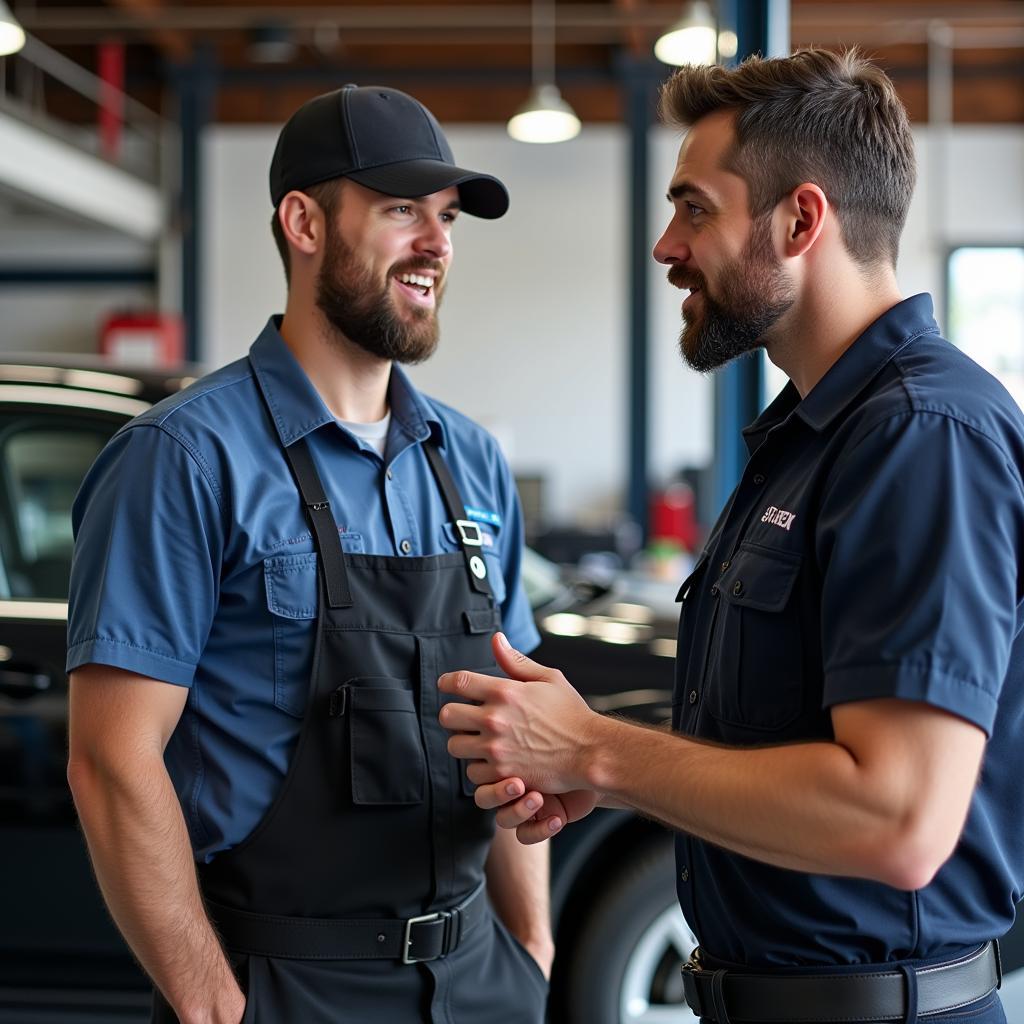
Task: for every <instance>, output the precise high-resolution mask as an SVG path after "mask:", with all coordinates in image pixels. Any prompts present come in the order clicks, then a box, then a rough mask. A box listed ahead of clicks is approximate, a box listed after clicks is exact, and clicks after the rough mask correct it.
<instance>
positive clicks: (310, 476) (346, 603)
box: [284, 437, 352, 608]
mask: <svg viewBox="0 0 1024 1024" xmlns="http://www.w3.org/2000/svg"><path fill="white" fill-rule="evenodd" d="M284 454H285V458H286V459H287V460H288V465H289V466H291V468H292V474H293V475H294V477H295V482H296V483H297V484H298V485H299V493H300V494H301V495H302V503H303V504H304V505H305V506H306V518H307V519H308V520H309V525H310V527H312V530H313V540H314V542H315V544H316V549H317V552H318V553H319V555H320V564H321V566H322V567H323V572H322V573H321V578H322V579H323V582H324V587H325V589H326V590H327V603H328V604H329V605H330V606H331V607H332V608H351V607H352V590H351V588H350V587H349V584H348V571H347V570H346V568H345V553H344V551H343V550H342V547H341V538H340V537H339V536H338V524H337V523H336V522H335V521H334V513H333V512H332V511H331V503H330V502H329V501H328V500H327V495H326V494H325V493H324V487H323V484H322V483H321V482H320V474H319V473H317V471H316V466H315V465H314V464H313V456H312V455H310V453H309V446H308V445H307V444H306V439H305V438H304V437H300V438H299V439H298V440H297V441H293V442H292V443H291V444H290V445H288V446H287V447H286V448H285V449H284Z"/></svg>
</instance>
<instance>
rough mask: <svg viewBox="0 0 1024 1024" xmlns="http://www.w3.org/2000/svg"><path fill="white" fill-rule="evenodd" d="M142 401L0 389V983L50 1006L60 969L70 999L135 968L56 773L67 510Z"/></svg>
mask: <svg viewBox="0 0 1024 1024" xmlns="http://www.w3.org/2000/svg"><path fill="white" fill-rule="evenodd" d="M147 408H148V403H146V402H143V401H141V400H138V399H130V398H126V397H124V396H122V395H110V394H103V393H100V392H98V391H92V390H85V389H75V388H70V387H62V386H36V385H25V384H17V383H10V384H8V383H4V384H3V385H2V386H0V893H2V898H0V903H2V905H3V912H2V913H0V989H3V988H9V987H17V988H18V989H20V990H22V991H25V990H34V989H36V988H37V987H38V988H39V989H40V990H45V989H50V990H51V992H50V993H49V994H48V995H47V997H46V998H51V997H52V998H53V999H54V1001H57V1002H60V1001H61V998H60V996H59V994H58V993H56V992H53V991H52V989H53V988H54V987H55V986H54V984H53V980H54V979H57V978H59V979H61V982H60V983H59V984H64V985H68V986H70V988H72V989H77V990H79V991H77V992H71V991H69V992H67V993H66V994H65V998H67V999H70V1000H72V1002H77V1003H78V1004H79V1005H86V1004H87V1003H88V1002H89V996H88V994H87V993H88V990H90V989H95V988H97V987H100V986H103V987H105V986H107V985H109V986H111V987H117V986H121V985H124V984H125V983H126V981H125V972H126V970H127V972H128V973H129V974H131V973H137V972H135V971H134V968H132V966H131V964H130V961H128V960H127V957H126V955H125V949H124V945H123V943H122V942H121V939H120V937H119V936H118V934H117V932H116V931H115V929H114V927H113V925H112V923H111V922H110V919H109V917H108V915H107V913H106V911H105V910H104V908H103V906H102V903H101V901H100V898H99V893H98V890H97V888H96V885H95V882H94V881H93V879H92V876H91V869H90V868H89V864H88V860H87V857H86V853H85V847H84V843H83V841H82V838H81V834H80V832H79V830H78V827H77V823H76V818H75V814H74V809H73V806H72V803H71V798H70V793H69V790H68V786H67V782H66V768H65V765H66V760H67V728H66V726H67V677H66V675H65V672H64V653H65V642H66V632H67V597H68V579H69V575H70V570H71V555H72V546H73V538H72V531H71V507H72V503H73V501H74V497H75V494H76V493H77V491H78V488H79V485H80V484H81V481H82V478H83V477H84V475H85V472H86V470H87V469H88V468H89V466H90V465H91V464H92V462H93V460H94V459H95V458H96V456H97V455H98V454H99V452H100V450H101V449H102V448H103V446H104V445H105V444H106V443H107V441H108V440H109V439H110V437H111V436H112V435H113V434H114V432H115V431H116V430H117V429H118V428H119V427H120V426H121V425H122V424H123V423H125V422H126V421H127V420H128V419H130V418H131V417H132V416H134V415H137V414H138V413H140V412H142V411H144V410H145V409H147ZM58 964H59V969H58V970H54V967H55V966H57V965H58ZM108 974H109V977H108V976H107V975H108ZM2 1003H3V1001H2V999H0V1005H2Z"/></svg>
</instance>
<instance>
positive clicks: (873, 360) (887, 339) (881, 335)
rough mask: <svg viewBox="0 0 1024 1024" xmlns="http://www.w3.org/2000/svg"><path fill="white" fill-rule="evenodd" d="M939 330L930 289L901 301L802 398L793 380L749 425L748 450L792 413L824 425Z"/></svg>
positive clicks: (745, 433)
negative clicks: (916, 344) (912, 346)
mask: <svg viewBox="0 0 1024 1024" xmlns="http://www.w3.org/2000/svg"><path fill="white" fill-rule="evenodd" d="M938 333H939V325H938V324H937V323H936V322H935V316H934V313H933V310H932V300H931V296H930V295H927V294H924V293H922V294H920V295H912V296H911V297H910V298H909V299H904V300H903V301H902V302H898V303H897V304H896V305H895V306H893V307H892V308H890V309H888V310H886V311H885V312H884V313H883V314H882V315H881V316H880V317H879V318H878V319H877V320H875V321H874V323H872V324H871V325H870V326H869V327H868V328H867V330H865V331H864V333H863V334H861V335H860V336H859V337H858V338H857V340H856V341H855V342H854V343H853V344H852V345H851V346H850V347H849V348H848V349H847V350H846V351H845V352H844V353H843V354H842V355H841V356H840V357H839V358H838V359H837V360H836V362H835V363H834V364H833V365H832V366H831V367H830V368H829V369H828V371H827V372H826V374H825V376H824V377H822V378H821V380H820V381H818V383H817V384H815V385H814V387H813V388H812V389H811V391H810V392H809V393H808V395H807V396H806V397H805V398H804V399H803V400H802V401H801V399H800V394H799V392H798V391H797V389H796V387H795V386H794V384H793V382H792V381H790V382H789V383H788V384H787V385H786V386H785V387H784V388H783V389H782V391H781V392H779V395H778V396H777V397H776V399H775V400H774V401H773V402H772V403H771V404H770V405H769V406H768V408H767V409H765V410H764V412H762V413H761V415H760V416H758V418H757V419H756V420H754V422H753V423H751V424H750V426H748V427H746V428H745V429H744V431H743V437H744V440H745V441H746V443H747V448H748V450H750V451H751V452H753V451H754V450H755V449H756V448H757V447H758V446H759V445H760V444H761V442H762V441H763V440H764V437H765V435H766V434H767V433H768V431H769V430H771V429H772V427H775V426H778V425H779V424H780V423H781V422H782V421H783V420H785V419H786V418H788V417H789V416H790V415H791V414H795V415H797V416H799V417H800V418H801V419H802V420H803V421H804V422H805V423H806V424H807V425H808V426H809V427H810V428H811V429H812V430H815V431H818V432H820V431H822V430H824V429H825V428H826V427H828V425H829V424H830V423H831V422H832V421H833V420H834V419H835V418H836V417H837V416H838V415H839V414H840V413H841V412H842V411H843V410H844V409H845V408H846V407H847V406H848V405H849V404H850V403H851V402H852V401H853V400H854V399H855V398H856V397H857V395H859V394H860V392H861V391H862V390H863V389H864V388H865V387H866V386H867V385H868V383H869V382H870V381H872V380H873V379H874V378H875V377H876V376H877V375H878V374H879V373H880V372H881V371H882V370H883V369H884V368H885V367H886V366H887V365H888V364H889V362H890V361H891V360H892V359H893V358H894V357H895V356H896V355H897V354H898V353H899V352H900V351H901V350H902V349H904V348H905V347H906V346H907V345H909V344H910V343H911V342H913V341H915V340H916V339H917V338H920V337H921V335H923V334H938Z"/></svg>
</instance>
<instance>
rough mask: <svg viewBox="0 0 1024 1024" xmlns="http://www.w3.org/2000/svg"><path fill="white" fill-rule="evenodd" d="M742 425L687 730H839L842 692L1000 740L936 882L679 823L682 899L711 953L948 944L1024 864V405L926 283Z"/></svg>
mask: <svg viewBox="0 0 1024 1024" xmlns="http://www.w3.org/2000/svg"><path fill="white" fill-rule="evenodd" d="M744 435H745V438H746V442H747V446H748V448H749V451H750V459H749V462H748V463H747V466H746V468H745V470H744V472H743V476H742V479H741V481H740V483H739V485H738V486H737V489H736V491H735V492H734V493H733V495H732V498H731V499H730V502H729V504H728V505H727V507H726V509H725V511H724V512H723V513H722V516H721V517H720V519H719V521H718V523H717V525H716V526H715V528H714V530H713V531H712V534H711V536H710V538H709V540H708V543H707V545H706V547H705V550H704V552H703V554H702V555H701V557H700V559H699V561H698V564H697V565H696V568H695V571H694V573H693V574H692V575H691V576H690V578H689V579H688V580H687V581H686V582H685V583H684V585H683V588H682V589H681V591H680V596H681V598H682V600H683V608H682V614H681V618H680V631H679V649H678V663H677V669H676V684H675V694H674V701H673V724H674V726H675V728H676V729H677V730H679V731H681V732H684V733H686V734H688V735H692V736H697V737H701V738H705V739H708V740H712V741H717V742H720V743H724V744H729V745H734V746H747V745H772V744H784V743H795V742H800V741H806V740H830V739H832V738H833V733H832V728H831V719H830V714H829V710H830V708H832V707H833V706H835V705H837V704H842V703H844V702H847V701H860V700H874V699H876V698H900V699H904V700H911V701H922V702H924V703H926V704H930V705H933V706H935V707H938V708H942V709H944V710H946V711H949V712H952V713H953V714H955V715H958V716H960V717H961V718H964V719H967V720H968V721H969V722H973V723H974V724H975V725H977V726H979V727H980V728H981V729H983V730H984V731H985V733H986V734H987V736H988V743H987V746H986V750H985V756H984V764H983V768H982V772H981V777H980V779H979V781H978V784H977V789H976V791H975V793H974V796H973V799H972V801H971V805H970V812H969V814H968V818H967V823H966V826H965V828H964V832H963V835H962V838H961V840H960V842H959V844H958V846H957V848H956V851H955V852H954V853H953V855H952V857H951V858H950V859H949V860H948V861H947V863H946V864H945V865H944V866H943V867H942V868H941V869H940V870H939V872H938V874H937V875H936V876H935V878H934V880H933V881H932V882H931V883H930V884H929V885H927V886H925V887H924V888H923V889H920V890H918V891H916V892H905V891H900V890H898V889H895V888H891V887H889V886H886V885H883V884H881V883H878V882H872V881H867V880H864V879H853V878H841V877H834V876H829V875H813V874H806V873H803V872H799V871H790V870H786V869H783V868H778V867H772V866H769V865H767V864H764V863H761V862H758V861H755V860H751V859H749V858H747V857H743V856H740V855H739V854H736V853H731V852H728V851H726V850H723V849H721V848H720V847H716V846H713V845H711V844H709V843H706V842H702V841H700V840H698V839H696V838H694V837H692V836H688V835H680V836H679V837H678V839H677V847H676V853H677V861H678V871H677V875H676V879H677V881H676V885H677V889H678V893H679V901H680V904H681V905H682V909H683V913H684V914H685V915H686V917H687V919H688V921H689V922H690V924H691V926H692V927H693V929H694V931H695V933H696V935H697V937H698V939H699V941H700V943H701V946H702V947H703V948H705V949H706V950H707V952H708V953H709V954H711V956H712V957H716V958H719V959H722V960H728V961H732V962H736V963H742V964H749V965H757V966H761V967H765V966H774V965H806V966H821V965H826V964H861V963H877V962H885V961H892V960H903V959H917V958H925V957H933V956H942V955H944V954H946V953H950V954H954V953H957V952H959V951H961V950H963V949H964V948H966V947H972V946H976V945H978V944H979V943H981V942H984V941H986V940H988V939H992V938H995V937H998V936H1000V935H1002V934H1003V933H1005V932H1006V930H1007V929H1008V928H1009V926H1010V924H1011V923H1012V921H1013V915H1014V903H1015V902H1016V901H1017V900H1018V899H1019V898H1020V896H1021V884H1022V878H1024V786H1022V785H1021V782H1020V778H1021V764H1022V759H1024V754H1022V751H1024V730H1022V717H1024V645H1022V641H1021V637H1020V632H1021V626H1022V622H1024V609H1022V597H1024V582H1022V560H1024V483H1022V467H1024V417H1022V416H1021V412H1020V409H1019V408H1018V407H1017V405H1016V403H1015V402H1014V401H1013V399H1012V398H1011V397H1010V396H1009V395H1008V394H1007V392H1006V391H1005V390H1004V388H1003V387H1002V386H1001V385H1000V384H999V383H998V382H997V381H996V380H995V379H994V378H992V377H991V376H990V375H989V374H987V373H986V372H985V371H984V370H982V369H981V368H980V367H979V366H977V365H976V364H975V363H973V362H972V361H971V360H970V359H968V358H967V357H966V356H965V355H963V354H962V353H961V352H960V351H958V350H957V349H956V348H955V347H954V346H952V345H951V344H949V342H947V341H944V340H943V339H942V338H941V337H939V331H938V327H937V325H936V323H935V321H934V319H933V317H932V307H931V300H930V298H929V297H928V296H927V295H917V296H914V297H913V298H910V299H907V300H906V301H904V302H901V303H899V304H898V305H896V306H894V307H893V308H892V309H890V310H889V311H888V312H887V313H885V314H884V315H883V316H882V317H880V318H879V319H878V320H876V321H875V322H874V323H873V324H872V325H871V326H870V327H869V328H868V329H867V330H866V331H865V332H864V334H862V335H861V336H860V337H859V338H858V339H857V341H855V342H854V343H853V345H852V346H851V347H850V348H849V349H848V350H847V351H846V352H845V353H844V354H843V355H842V357H841V358H840V359H839V360H838V361H837V362H836V363H835V364H834V365H833V366H832V367H831V369H830V370H829V371H828V372H827V373H826V374H825V376H824V377H823V378H822V379H821V381H819V383H818V384H817V385H815V387H814V388H813V390H811V392H810V393H809V394H808V395H807V396H806V397H805V398H804V399H803V400H802V401H801V399H800V396H799V394H798V392H797V391H796V389H795V388H794V387H793V385H792V384H789V385H788V386H787V387H786V388H785V389H784V390H783V391H782V392H781V393H780V395H779V396H778V397H777V398H776V399H775V401H774V402H773V403H772V404H771V405H770V406H769V407H768V408H767V409H766V410H765V412H764V413H763V414H762V415H761V416H760V417H759V418H758V419H757V420H756V421H755V422H754V423H753V424H752V425H751V426H750V427H748V428H747V429H746V430H745V431H744ZM790 798H791V799H794V800H799V799H800V794H799V793H793V794H791V797H790Z"/></svg>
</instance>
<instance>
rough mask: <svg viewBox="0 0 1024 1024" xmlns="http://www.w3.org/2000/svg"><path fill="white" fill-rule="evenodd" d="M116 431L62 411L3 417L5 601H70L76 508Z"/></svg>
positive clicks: (0, 574)
mask: <svg viewBox="0 0 1024 1024" xmlns="http://www.w3.org/2000/svg"><path fill="white" fill-rule="evenodd" d="M115 429H116V425H115V424H112V423H108V422H105V421H98V420H94V419H84V418H83V419H78V418H73V417H69V418H63V417H60V416H59V415H41V414H31V413H26V414H20V415H6V416H0V598H9V599H14V600H29V601H31V600H42V601H54V600H57V601H63V600H67V596H68V579H69V577H70V573H71V552H72V547H73V538H72V535H71V506H72V503H73V502H74V499H75V494H76V493H77V492H78V488H79V486H80V485H81V482H82V478H83V477H84V476H85V473H86V470H87V469H88V468H89V466H90V465H92V463H93V461H94V460H95V458H96V456H97V455H98V454H99V452H100V450H101V449H102V448H103V446H104V445H105V444H106V443H107V441H108V440H109V438H110V437H111V435H112V434H113V433H114V430H115Z"/></svg>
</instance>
